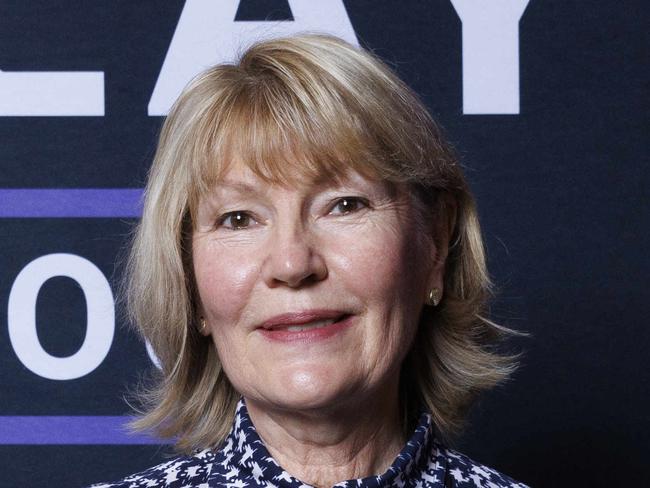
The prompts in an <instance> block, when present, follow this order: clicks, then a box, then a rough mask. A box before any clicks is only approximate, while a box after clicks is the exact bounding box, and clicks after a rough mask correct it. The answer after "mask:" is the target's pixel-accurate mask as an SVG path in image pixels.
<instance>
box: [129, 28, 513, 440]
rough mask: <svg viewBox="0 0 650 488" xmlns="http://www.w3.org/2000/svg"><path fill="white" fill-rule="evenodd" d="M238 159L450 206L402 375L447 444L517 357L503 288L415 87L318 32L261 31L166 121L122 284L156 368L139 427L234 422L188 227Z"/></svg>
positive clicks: (463, 186) (429, 205)
mask: <svg viewBox="0 0 650 488" xmlns="http://www.w3.org/2000/svg"><path fill="white" fill-rule="evenodd" d="M235 157H236V158H237V160H239V161H243V162H245V164H247V165H248V166H249V167H250V169H251V170H252V171H253V172H254V173H255V174H256V175H257V176H259V177H260V178H262V179H264V181H268V182H291V181H292V180H294V179H296V178H304V177H309V178H330V177H332V178H333V177H336V176H339V175H342V174H343V173H345V172H346V171H348V170H350V169H352V170H356V171H358V172H360V173H361V174H364V175H367V176H372V177H375V178H381V179H383V180H384V181H388V182H395V183H401V184H405V185H406V187H407V188H409V189H410V193H411V195H412V196H413V197H414V198H413V201H414V202H415V203H416V206H417V207H418V209H419V210H420V212H419V215H421V217H422V218H423V219H425V220H427V221H429V222H431V219H436V218H445V217H444V216H445V215H448V216H451V215H452V214H453V215H454V216H455V218H454V219H453V220H452V221H451V225H453V232H452V233H451V235H450V241H449V242H448V243H445V244H447V245H448V246H449V254H448V257H447V263H446V268H445V273H444V297H443V299H442V301H441V303H440V304H439V306H438V307H436V308H432V307H425V308H424V311H423V313H422V315H421V320H420V324H419V327H418V332H417V336H416V339H415V341H414V345H413V347H412V349H411V351H410V352H409V353H408V356H407V357H406V359H405V361H404V363H403V367H402V376H401V380H400V383H401V384H400V405H401V408H402V411H403V412H404V417H405V422H409V423H410V422H411V421H412V419H413V415H415V414H416V412H417V410H418V409H420V408H422V406H423V405H425V406H426V407H428V408H429V409H430V411H431V413H432V415H433V420H434V423H435V426H436V429H437V432H438V435H440V436H441V437H442V438H443V439H446V440H452V437H453V436H454V435H455V434H457V433H459V432H460V431H461V429H462V427H463V424H464V420H465V418H466V416H467V412H468V409H469V407H470V406H471V405H472V403H473V401H474V400H475V399H476V397H477V395H478V394H479V393H480V392H482V391H484V390H487V389H489V388H492V387H493V386H495V385H496V384H498V383H500V382H501V381H503V380H505V379H506V378H507V377H508V376H509V375H510V374H511V373H512V372H513V371H514V370H515V368H516V367H517V362H516V360H517V359H518V356H517V355H505V354H501V353H499V352H498V351H497V349H496V347H495V346H496V345H497V343H498V340H499V339H503V338H504V337H505V336H506V335H508V334H515V332H514V331H512V330H510V329H507V328H505V327H503V326H500V325H497V324H495V323H494V322H492V321H490V320H488V319H487V318H486V317H485V315H486V312H487V301H488V299H489V298H490V296H491V293H492V285H491V283H490V279H489V277H488V274H487V270H486V264H485V254H484V248H483V241H482V238H481V232H480V228H479V222H478V218H477V211H476V208H475V203H474V199H473V197H472V195H471V193H470V190H469V188H468V185H467V183H466V181H465V178H464V176H463V174H462V171H461V168H460V165H459V162H458V159H457V157H456V155H455V153H454V151H453V150H452V148H451V146H450V145H449V144H448V143H447V142H446V141H445V139H444V137H443V135H442V133H441V130H440V128H439V127H438V126H437V124H436V123H435V122H434V120H433V119H432V117H431V116H430V114H429V113H428V111H427V109H426V108H425V106H424V104H423V103H422V102H421V101H420V100H419V98H418V96H417V95H416V94H415V93H414V92H413V91H412V90H411V89H410V88H409V87H408V86H407V85H406V84H405V83H404V82H403V81H401V80H400V79H399V78H398V76H397V75H396V74H394V73H393V72H392V71H391V69H390V68H389V67H388V66H387V65H386V64H384V62H382V61H381V60H380V59H379V58H378V57H377V56H376V55H374V54H373V53H371V52H369V51H367V50H364V49H361V48H357V47H354V46H352V45H350V44H348V43H347V42H345V41H343V40H341V39H339V38H336V37H334V36H330V35H326V34H318V33H306V34H301V35H296V36H291V37H283V38H275V39H271V40H265V41H260V42H257V43H255V44H253V45H252V46H251V47H249V48H248V49H247V50H246V51H245V52H244V53H243V54H241V55H240V56H239V57H238V60H237V62H235V63H233V64H220V65H217V66H214V67H212V68H210V69H208V70H207V71H205V72H203V73H201V74H200V75H198V76H197V77H196V78H194V79H193V80H192V81H191V82H190V83H189V84H188V86H187V87H186V88H185V90H184V91H183V93H182V94H181V95H180V97H179V98H178V100H177V101H176V102H175V104H174V105H173V107H172V108H171V110H170V112H169V115H168V116H167V118H166V120H165V122H164V125H163V127H162V130H161V134H160V138H159V143H158V147H157V151H156V154H155V158H154V161H153V164H152V167H151V169H150V171H149V174H148V180H147V185H146V189H145V196H144V208H143V214H142V219H141V220H140V222H139V223H138V225H137V227H136V229H135V233H134V236H133V240H132V244H131V247H130V251H129V256H128V260H127V263H126V264H127V265H126V273H125V280H124V285H123V289H122V292H121V293H122V296H123V300H125V302H126V308H127V310H128V314H129V319H130V321H131V323H133V324H135V325H136V326H137V328H138V330H139V331H140V332H141V334H142V336H143V337H144V338H145V339H146V340H147V341H148V342H149V343H150V345H151V346H152V348H153V350H154V352H155V354H156V356H157V358H158V359H159V362H160V367H161V371H160V372H159V373H157V375H156V376H154V378H153V382H152V383H150V384H149V385H148V386H147V387H146V388H144V389H141V391H140V392H139V399H140V400H142V404H141V407H140V413H141V414H142V416H141V417H140V418H139V419H138V420H137V421H136V422H134V424H133V425H134V426H135V428H138V429H153V430H154V431H155V432H156V433H157V434H158V435H160V436H162V437H168V438H174V439H175V442H176V448H177V450H179V451H181V452H190V451H192V450H194V449H197V448H206V447H214V446H216V445H218V444H219V443H220V442H221V441H222V440H223V439H224V438H225V437H226V435H227V434H228V430H229V428H230V425H231V422H232V419H233V416H234V412H235V406H236V402H237V400H238V398H239V394H238V393H237V392H236V391H235V390H234V388H233V386H232V385H231V383H230V382H229V380H228V378H227V377H226V375H225V373H224V371H223V369H222V367H221V364H220V361H219V357H218V355H217V352H216V348H215V347H214V345H213V343H212V341H211V340H210V338H207V337H204V336H202V335H201V334H200V333H199V332H198V327H197V325H198V324H197V322H198V320H199V319H198V317H197V313H198V312H197V310H198V309H197V305H198V303H197V301H198V295H197V290H196V284H195V280H194V277H193V272H192V254H191V234H192V230H193V225H194V221H195V216H196V209H197V205H198V201H199V199H200V198H201V196H202V195H204V194H205V193H206V192H207V191H208V189H209V188H211V186H212V185H214V184H215V183H217V182H218V181H219V177H220V175H222V174H223V172H224V171H225V170H226V169H227V167H228V165H229V164H230V162H232V161H233V159H234V158H235ZM450 218H451V217H450ZM429 228H430V226H429ZM422 232H423V233H425V232H427V231H425V230H424V227H423V230H422ZM433 237H434V239H435V236H433ZM409 419H410V420H409ZM406 425H407V424H405V428H406Z"/></svg>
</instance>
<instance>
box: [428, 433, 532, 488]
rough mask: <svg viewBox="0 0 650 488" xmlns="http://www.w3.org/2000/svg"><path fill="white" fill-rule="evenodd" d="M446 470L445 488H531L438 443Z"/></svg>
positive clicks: (438, 449)
mask: <svg viewBox="0 0 650 488" xmlns="http://www.w3.org/2000/svg"><path fill="white" fill-rule="evenodd" d="M436 447H437V451H438V453H439V455H440V457H442V458H443V462H444V463H445V464H446V469H445V484H444V485H445V487H454V488H477V487H478V488H484V487H485V488H529V487H528V485H525V484H524V483H520V482H518V481H516V480H514V479H512V478H510V477H509V476H507V475H505V474H503V473H500V472H499V471H497V470H495V469H493V468H490V467H489V466H486V465H484V464H481V463H479V462H477V461H474V460H473V459H471V458H469V457H468V456H466V455H465V454H462V453H460V452H458V451H455V450H453V449H450V448H448V447H445V446H444V445H442V444H439V443H437V442H436Z"/></svg>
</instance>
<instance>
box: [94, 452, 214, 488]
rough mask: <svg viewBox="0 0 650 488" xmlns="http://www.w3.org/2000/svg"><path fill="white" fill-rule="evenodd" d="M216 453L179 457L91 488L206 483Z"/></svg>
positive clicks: (178, 486)
mask: <svg viewBox="0 0 650 488" xmlns="http://www.w3.org/2000/svg"><path fill="white" fill-rule="evenodd" d="M213 461H214V453H213V452H212V451H210V450H207V449H206V450H204V451H200V452H197V453H195V454H194V455H192V456H178V457H175V458H172V459H170V460H168V461H165V462H164V463H161V464H158V465H157V466H153V467H151V468H149V469H146V470H144V471H141V472H139V473H135V474H132V475H129V476H127V477H126V478H123V479H121V480H118V481H114V482H111V483H97V484H94V485H92V486H90V487H89V488H150V487H166V488H181V487H188V486H197V487H198V486H200V485H201V484H202V483H206V484H205V486H207V479H208V476H209V474H210V471H211V469H212V463H213Z"/></svg>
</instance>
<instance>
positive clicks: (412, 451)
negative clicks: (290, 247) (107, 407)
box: [90, 400, 528, 488]
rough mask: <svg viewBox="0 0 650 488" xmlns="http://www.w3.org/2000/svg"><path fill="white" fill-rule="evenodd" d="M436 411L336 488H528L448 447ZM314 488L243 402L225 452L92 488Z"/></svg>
mask: <svg viewBox="0 0 650 488" xmlns="http://www.w3.org/2000/svg"><path fill="white" fill-rule="evenodd" d="M432 432H433V427H432V421H431V415H430V414H428V413H423V414H422V415H421V417H420V419H419V423H418V426H417V428H416V429H415V431H414V432H413V435H412V436H411V438H410V439H409V440H408V442H407V443H406V445H405V446H404V449H402V452H400V453H399V455H398V456H397V458H396V459H395V461H394V462H393V464H392V465H391V467H390V468H388V470H387V471H386V472H385V473H384V474H382V475H380V476H369V477H366V478H361V479H356V480H347V481H341V482H340V483H337V484H336V485H334V487H333V488H362V487H363V488H388V487H395V488H452V487H454V488H477V487H480V488H483V487H485V488H528V487H527V485H524V484H523V483H518V482H517V481H514V480H513V479H511V478H509V477H508V476H506V475H503V474H501V473H499V472H497V471H495V470H494V469H491V468H488V467H487V466H484V465H482V464H479V463H477V462H474V461H472V460H471V459H469V458H468V457H467V456H464V455H463V454H460V453H458V452H456V451H453V450H451V449H448V448H446V447H444V446H443V445H442V444H440V443H439V442H438V441H437V440H436V439H434V437H433V435H432ZM154 487H167V488H212V487H220V488H221V487H223V488H311V487H310V485H307V484H305V483H303V482H302V481H300V480H298V479H296V478H294V477H293V476H291V475H290V474H289V473H287V472H286V471H285V470H284V469H282V467H281V466H280V465H279V464H278V463H277V462H276V461H275V460H274V459H273V458H272V457H271V455H270V454H269V452H268V451H267V450H266V447H265V446H264V444H263V443H262V440H261V439H260V437H259V436H258V435H257V432H256V431H255V427H254V426H253V423H252V422H251V419H250V417H249V415H248V410H247V409H246V405H245V403H244V401H243V400H240V402H239V404H238V405H237V412H236V415H235V420H234V424H233V427H232V429H231V431H230V434H229V435H228V437H227V438H226V440H225V442H224V443H223V445H222V446H221V448H220V449H219V450H211V449H206V450H203V451H198V452H196V453H195V454H193V455H191V456H180V457H176V458H174V459H171V460H169V461H167V462H165V463H162V464H159V465H158V466H154V467H153V468H149V469H147V470H145V471H142V472H140V473H137V474H133V475H131V476H127V477H126V478H124V479H122V480H121V481H117V482H115V483H101V484H96V485H93V486H92V487H90V488H154Z"/></svg>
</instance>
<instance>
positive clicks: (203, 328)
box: [199, 317, 206, 332]
mask: <svg viewBox="0 0 650 488" xmlns="http://www.w3.org/2000/svg"><path fill="white" fill-rule="evenodd" d="M205 327H206V325H205V319H204V318H203V317H201V327H200V328H199V332H205Z"/></svg>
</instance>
